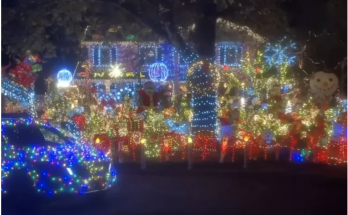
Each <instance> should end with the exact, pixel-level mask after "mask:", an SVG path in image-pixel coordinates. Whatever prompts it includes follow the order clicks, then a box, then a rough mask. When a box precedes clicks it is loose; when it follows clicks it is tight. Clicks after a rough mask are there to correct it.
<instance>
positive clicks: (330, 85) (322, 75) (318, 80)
mask: <svg viewBox="0 0 348 215" xmlns="http://www.w3.org/2000/svg"><path fill="white" fill-rule="evenodd" d="M309 86H310V88H311V92H312V94H313V97H314V101H315V103H316V104H318V105H320V106H322V105H328V104H329V103H330V102H331V100H332V95H333V94H334V93H335V92H336V90H337V88H338V78H337V76H336V75H335V74H333V73H326V72H322V71H320V72H317V73H314V74H313V75H312V76H311V79H310V81H309Z"/></svg>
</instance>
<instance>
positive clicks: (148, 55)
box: [139, 46, 163, 66]
mask: <svg viewBox="0 0 348 215" xmlns="http://www.w3.org/2000/svg"><path fill="white" fill-rule="evenodd" d="M139 54H140V60H142V61H143V62H142V64H143V65H144V66H149V65H151V64H154V63H158V62H162V55H163V53H162V49H161V47H160V46H142V47H140V53H139Z"/></svg>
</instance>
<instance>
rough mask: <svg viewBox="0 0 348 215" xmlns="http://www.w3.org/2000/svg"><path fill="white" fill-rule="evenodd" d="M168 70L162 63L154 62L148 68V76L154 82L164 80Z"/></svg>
mask: <svg viewBox="0 0 348 215" xmlns="http://www.w3.org/2000/svg"><path fill="white" fill-rule="evenodd" d="M168 74H169V71H168V68H167V66H166V65H165V64H164V63H154V64H152V65H151V66H150V68H149V77H150V79H151V80H152V81H154V82H162V81H165V80H166V79H167V77H168Z"/></svg>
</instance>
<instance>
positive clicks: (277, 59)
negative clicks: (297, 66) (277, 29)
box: [265, 38, 296, 66]
mask: <svg viewBox="0 0 348 215" xmlns="http://www.w3.org/2000/svg"><path fill="white" fill-rule="evenodd" d="M295 50H296V44H295V43H294V42H292V41H290V42H289V43H288V44H286V43H285V38H284V39H283V40H281V41H280V42H279V43H278V44H276V45H272V44H270V43H267V44H266V49H265V59H266V62H267V63H268V65H270V66H274V65H275V66H280V65H284V64H288V65H293V64H294V63H295V60H296V56H295V55H294V53H293V51H295Z"/></svg>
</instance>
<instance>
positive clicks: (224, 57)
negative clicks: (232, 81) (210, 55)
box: [217, 43, 242, 67]
mask: <svg viewBox="0 0 348 215" xmlns="http://www.w3.org/2000/svg"><path fill="white" fill-rule="evenodd" d="M218 48H219V50H218V59H217V60H218V62H219V64H220V65H226V66H231V67H237V66H239V65H240V62H241V58H242V46H241V45H239V44H236V43H221V44H219V45H218Z"/></svg>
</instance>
